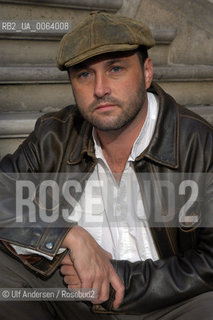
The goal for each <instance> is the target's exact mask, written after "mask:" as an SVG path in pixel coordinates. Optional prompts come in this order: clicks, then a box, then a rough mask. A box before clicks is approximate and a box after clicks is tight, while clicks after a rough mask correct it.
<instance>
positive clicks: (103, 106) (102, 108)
mask: <svg viewBox="0 0 213 320" xmlns="http://www.w3.org/2000/svg"><path fill="white" fill-rule="evenodd" d="M112 108H115V105H114V104H112V103H104V104H99V105H98V106H97V107H96V108H95V110H98V111H108V110H110V109H112Z"/></svg>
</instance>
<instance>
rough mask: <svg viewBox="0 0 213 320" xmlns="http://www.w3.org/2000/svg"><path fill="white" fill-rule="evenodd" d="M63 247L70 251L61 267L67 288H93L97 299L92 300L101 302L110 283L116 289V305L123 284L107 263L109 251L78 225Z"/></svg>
mask: <svg viewBox="0 0 213 320" xmlns="http://www.w3.org/2000/svg"><path fill="white" fill-rule="evenodd" d="M62 247H63V248H68V249H69V250H70V255H69V256H67V257H65V258H64V260H63V264H62V267H61V272H62V274H63V275H65V277H64V281H65V283H67V284H68V287H70V288H77V287H78V284H79V288H88V289H89V288H91V289H95V290H97V293H98V300H96V301H93V303H102V302H104V301H106V300H108V299H109V290H110V284H111V286H112V287H113V288H114V290H115V300H114V303H113V307H114V308H117V307H118V306H119V305H120V303H121V302H122V300H123V296H124V285H123V283H122V282H121V280H120V278H119V277H118V275H117V273H116V272H115V270H114V268H113V266H112V264H111V263H110V258H111V256H110V254H109V253H108V252H106V251H105V250H104V249H102V248H101V247H100V246H99V245H98V243H97V242H96V241H95V240H94V239H93V237H92V236H91V235H90V234H89V233H88V232H87V231H86V230H85V229H83V228H81V227H79V226H74V227H73V228H72V229H71V230H70V231H69V233H68V234H67V236H66V237H65V239H64V241H63V243H62ZM68 258H69V259H70V260H68Z"/></svg>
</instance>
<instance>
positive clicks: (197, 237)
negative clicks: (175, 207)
mask: <svg viewBox="0 0 213 320" xmlns="http://www.w3.org/2000/svg"><path fill="white" fill-rule="evenodd" d="M211 153H212V151H211ZM211 153H209V154H208V158H209V155H210V154H211ZM204 180H205V187H204V190H202V194H203V195H204V196H203V197H202V200H203V201H202V202H201V203H200V206H201V220H200V222H199V223H200V224H199V226H196V227H195V228H192V229H191V228H190V229H188V230H187V228H186V229H185V230H183V229H182V228H178V229H177V235H176V239H177V242H178V249H177V251H176V253H175V254H174V255H172V254H171V255H170V256H168V257H166V258H163V257H162V258H160V259H159V260H157V261H152V260H151V259H148V260H145V261H137V262H134V263H131V262H129V261H118V260H112V265H113V266H114V268H115V270H116V271H117V273H118V275H119V276H120V278H121V280H122V281H123V283H124V286H125V296H124V300H123V302H122V304H121V305H120V306H119V308H118V309H116V310H114V309H113V307H112V302H113V297H114V292H113V289H111V297H110V299H109V300H108V301H107V303H105V304H103V305H97V306H93V310H94V311H95V312H100V313H101V312H106V311H107V312H111V313H124V314H143V313H148V312H151V311H154V310H157V309H159V308H163V307H167V306H171V305H174V304H176V303H179V302H181V301H184V300H186V299H189V298H192V297H194V296H196V295H199V294H202V293H204V292H207V291H212V290H213V173H212V161H208V173H205V179H204ZM202 186H203V184H202ZM186 239H187V241H188V240H189V239H192V240H193V241H191V242H190V241H188V243H190V244H188V247H187V245H186ZM180 244H181V245H180ZM184 246H185V248H184Z"/></svg>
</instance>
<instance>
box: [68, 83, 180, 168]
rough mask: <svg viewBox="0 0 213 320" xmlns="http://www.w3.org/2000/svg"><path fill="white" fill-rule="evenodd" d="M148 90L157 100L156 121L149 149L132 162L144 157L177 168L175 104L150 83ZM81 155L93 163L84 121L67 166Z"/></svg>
mask: <svg viewBox="0 0 213 320" xmlns="http://www.w3.org/2000/svg"><path fill="white" fill-rule="evenodd" d="M149 91H150V92H152V93H154V94H157V95H158V97H159V113H158V119H157V123H156V127H155V131H154V134H153V137H152V140H151V142H150V144H149V146H148V147H147V149H146V150H144V152H143V153H142V154H141V155H140V156H139V157H137V158H136V161H138V160H141V159H142V158H144V157H145V158H149V159H150V160H152V161H154V162H157V163H159V164H162V165H164V166H167V167H170V168H178V166H179V161H178V160H179V157H178V154H179V152H178V146H179V116H178V111H177V108H176V102H175V100H174V99H173V98H172V97H171V96H169V95H168V94H166V93H165V92H164V91H163V89H161V87H159V86H158V85H157V84H156V83H154V82H153V83H152V85H151V87H150V89H149ZM85 154H87V155H88V156H89V157H91V158H92V159H93V161H96V158H95V150H94V143H93V139H92V126H91V125H90V124H89V123H88V122H87V121H83V124H82V125H81V129H80V131H79V132H78V134H77V135H76V141H75V144H74V145H73V149H72V151H71V153H70V157H69V160H68V163H69V164H77V163H79V162H81V161H82V159H83V157H84V156H85Z"/></svg>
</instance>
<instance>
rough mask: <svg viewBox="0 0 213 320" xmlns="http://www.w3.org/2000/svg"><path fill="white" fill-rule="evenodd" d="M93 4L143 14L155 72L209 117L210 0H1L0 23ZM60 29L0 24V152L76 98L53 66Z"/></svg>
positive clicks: (82, 11)
mask: <svg viewBox="0 0 213 320" xmlns="http://www.w3.org/2000/svg"><path fill="white" fill-rule="evenodd" d="M92 10H105V11H109V12H113V13H114V14H123V15H126V16H130V17H134V18H136V19H138V20H143V21H145V22H146V23H147V24H148V25H149V26H150V28H151V29H152V31H153V35H154V37H155V40H156V46H155V47H154V48H152V49H151V50H150V56H151V58H152V59H153V62H154V65H155V75H154V79H155V80H156V81H158V82H159V84H160V85H161V86H162V87H163V88H164V89H166V90H167V91H168V92H169V93H171V94H172V95H173V96H174V97H175V98H176V99H177V100H178V102H180V103H182V104H184V105H185V106H187V107H189V108H191V109H193V110H194V111H195V112H198V113H200V114H201V115H202V116H204V117H205V118H206V119H207V120H208V121H210V122H211V123H213V90H212V84H213V55H212V52H213V50H212V49H213V37H212V30H213V28H212V26H213V21H212V14H213V4H212V1H211V0H193V1H189V0H169V1H168V0H61V1H60V0H51V1H50V0H44V1H42V0H39V1H38V0H37V1H35V0H22V1H19V0H13V1H10V0H5V1H2V0H0V23H1V26H2V22H15V23H19V22H20V21H21V22H23V23H25V25H23V26H25V27H26V26H27V25H26V23H27V22H29V21H30V23H32V22H34V23H35V21H37V22H42V21H47V22H55V21H62V22H63V21H68V22H69V23H70V26H71V27H73V26H75V25H76V24H77V23H78V22H79V21H81V19H83V18H84V17H85V16H86V15H88V13H89V12H90V11H92ZM19 31H20V30H19ZM61 37H62V33H60V32H39V31H38V30H37V32H32V31H31V30H27V28H26V30H22V32H18V31H17V30H16V31H12V30H2V29H1V30H0V158H1V157H2V156H3V155H4V154H5V153H7V152H12V151H13V150H14V149H15V148H16V146H17V145H18V144H19V143H20V142H21V141H22V140H23V139H24V138H25V137H26V136H27V135H28V134H29V132H30V131H31V130H32V129H33V125H34V123H35V120H36V119H37V118H38V117H39V116H40V115H41V114H43V113H45V112H49V111H53V110H57V109H60V108H62V107H63V106H66V105H68V104H71V103H73V102H74V99H73V95H72V91H71V86H70V84H69V81H68V77H67V74H66V72H61V71H59V70H58V69H57V68H56V67H55V56H56V51H57V46H58V42H59V40H60V38H61Z"/></svg>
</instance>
